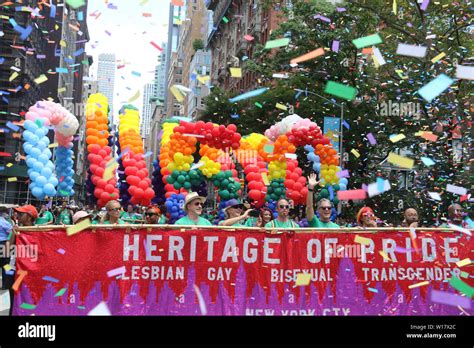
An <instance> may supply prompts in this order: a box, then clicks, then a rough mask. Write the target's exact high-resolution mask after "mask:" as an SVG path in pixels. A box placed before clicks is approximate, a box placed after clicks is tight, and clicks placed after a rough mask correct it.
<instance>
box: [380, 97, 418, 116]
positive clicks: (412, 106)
mask: <svg viewBox="0 0 474 348" xmlns="http://www.w3.org/2000/svg"><path fill="white" fill-rule="evenodd" d="M377 111H378V114H379V116H398V117H408V116H411V117H413V119H415V120H418V119H419V118H420V117H421V104H420V103H413V102H408V103H401V102H392V101H391V100H389V101H388V103H387V102H382V103H378V104H377Z"/></svg>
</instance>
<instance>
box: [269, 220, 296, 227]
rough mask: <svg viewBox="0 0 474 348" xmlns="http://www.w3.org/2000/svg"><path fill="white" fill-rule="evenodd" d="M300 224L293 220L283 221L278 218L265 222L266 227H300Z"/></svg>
mask: <svg viewBox="0 0 474 348" xmlns="http://www.w3.org/2000/svg"><path fill="white" fill-rule="evenodd" d="M299 227H300V226H299V225H298V224H297V223H296V222H294V221H293V220H288V221H285V222H281V221H279V220H278V219H275V220H272V221H270V222H267V223H266V224H265V228H299Z"/></svg>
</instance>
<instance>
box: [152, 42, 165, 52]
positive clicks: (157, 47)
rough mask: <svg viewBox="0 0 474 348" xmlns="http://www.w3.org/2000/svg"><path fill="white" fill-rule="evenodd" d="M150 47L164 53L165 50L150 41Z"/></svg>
mask: <svg viewBox="0 0 474 348" xmlns="http://www.w3.org/2000/svg"><path fill="white" fill-rule="evenodd" d="M150 45H152V46H153V47H155V48H156V49H158V50H159V51H163V49H162V48H161V47H160V46H159V45H158V44H156V43H154V42H153V41H150Z"/></svg>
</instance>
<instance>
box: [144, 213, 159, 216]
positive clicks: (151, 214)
mask: <svg viewBox="0 0 474 348" xmlns="http://www.w3.org/2000/svg"><path fill="white" fill-rule="evenodd" d="M145 215H146V216H153V215H158V214H157V213H146V214H145Z"/></svg>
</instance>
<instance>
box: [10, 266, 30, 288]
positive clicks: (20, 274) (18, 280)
mask: <svg viewBox="0 0 474 348" xmlns="http://www.w3.org/2000/svg"><path fill="white" fill-rule="evenodd" d="M17 274H18V277H17V278H16V280H15V283H13V286H12V289H13V291H18V289H19V288H20V285H21V283H22V282H23V279H24V278H25V277H26V276H27V275H28V271H23V270H19V271H18V272H17Z"/></svg>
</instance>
